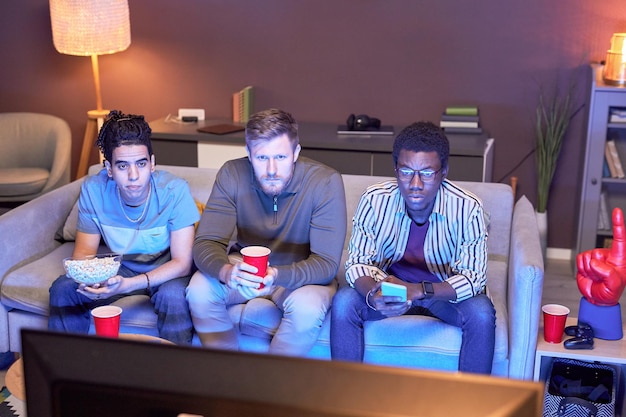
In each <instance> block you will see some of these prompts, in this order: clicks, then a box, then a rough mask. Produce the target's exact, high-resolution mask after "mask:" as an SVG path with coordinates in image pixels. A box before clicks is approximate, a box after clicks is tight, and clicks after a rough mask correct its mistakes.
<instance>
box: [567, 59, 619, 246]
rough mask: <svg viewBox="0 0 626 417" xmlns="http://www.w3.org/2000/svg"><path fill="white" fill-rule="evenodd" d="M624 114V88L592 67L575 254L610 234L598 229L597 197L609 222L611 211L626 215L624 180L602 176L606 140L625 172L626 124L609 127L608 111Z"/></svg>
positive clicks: (598, 68)
mask: <svg viewBox="0 0 626 417" xmlns="http://www.w3.org/2000/svg"><path fill="white" fill-rule="evenodd" d="M613 109H624V110H626V88H623V87H615V86H610V85H607V84H605V83H604V81H603V80H602V66H601V65H595V64H594V65H592V82H591V92H590V98H589V120H588V126H587V141H586V147H585V164H584V167H583V177H582V188H581V196H580V211H579V218H578V235H577V239H576V248H575V250H576V252H575V253H576V254H578V253H581V252H584V251H586V250H589V249H593V248H597V247H602V246H603V244H604V240H605V239H606V238H611V237H612V235H613V231H612V230H611V229H610V227H609V228H608V229H599V228H598V221H599V216H600V196H601V193H605V196H606V202H607V212H608V218H609V221H610V218H611V212H612V210H613V208H615V207H620V208H622V210H624V211H626V179H616V178H610V177H606V176H604V171H605V157H604V149H605V145H606V141H607V139H613V140H614V141H615V144H616V147H617V151H618V153H619V155H620V159H621V161H622V165H623V166H624V167H625V168H626V123H609V120H610V114H611V110H613ZM609 224H610V223H609Z"/></svg>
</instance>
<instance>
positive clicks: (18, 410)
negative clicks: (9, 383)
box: [0, 387, 26, 417]
mask: <svg viewBox="0 0 626 417" xmlns="http://www.w3.org/2000/svg"><path fill="white" fill-rule="evenodd" d="M0 400H2V402H0V417H26V404H25V403H24V401H22V400H18V399H17V398H15V397H14V396H13V395H11V393H10V392H9V390H8V389H7V388H6V387H2V391H0Z"/></svg>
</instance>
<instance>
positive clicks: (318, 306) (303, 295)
mask: <svg viewBox="0 0 626 417" xmlns="http://www.w3.org/2000/svg"><path fill="white" fill-rule="evenodd" d="M336 288H337V287H336V283H335V282H334V281H333V283H332V284H329V285H304V286H302V287H300V288H295V289H287V288H284V287H280V286H277V287H275V289H274V290H273V291H272V293H271V294H269V295H268V296H267V298H268V299H270V300H271V301H272V302H273V303H274V304H275V305H276V306H277V307H278V308H279V309H280V310H281V311H282V313H283V318H282V320H281V322H280V325H279V326H278V330H277V331H276V334H275V335H274V336H273V337H272V341H271V343H270V347H269V352H270V353H272V354H275V355H285V356H304V355H306V354H307V353H308V352H309V351H310V350H311V348H312V347H313V345H314V344H315V342H316V341H317V337H318V336H319V333H320V331H321V328H322V324H323V323H324V319H325V318H326V312H327V311H328V309H329V308H330V303H331V300H332V298H333V295H334V294H335V291H336ZM187 300H188V302H189V306H190V309H191V315H192V317H193V324H194V327H195V329H196V332H197V333H198V336H199V337H200V340H201V341H202V344H203V345H204V346H206V347H211V348H214V349H226V350H238V349H239V341H238V337H239V335H238V331H237V329H235V326H234V324H233V321H232V319H231V318H230V315H229V314H228V306H230V305H233V304H243V303H246V302H247V301H248V300H247V299H246V298H244V297H243V296H242V295H241V294H240V293H239V291H237V290H234V289H232V288H229V287H227V286H226V285H225V284H222V283H221V282H220V281H219V280H218V279H217V278H215V277H209V276H206V275H204V274H203V273H202V272H199V271H198V272H196V273H195V274H194V275H193V277H192V278H191V281H190V283H189V287H188V288H187Z"/></svg>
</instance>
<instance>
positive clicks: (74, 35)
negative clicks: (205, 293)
mask: <svg viewBox="0 0 626 417" xmlns="http://www.w3.org/2000/svg"><path fill="white" fill-rule="evenodd" d="M50 19H51V21H52V40H53V42H54V47H55V48H56V50H57V51H59V52H60V53H62V54H68V55H79V56H88V55H102V54H113V53H115V52H120V51H123V50H125V49H126V48H128V46H129V45H130V17H129V11H128V1H127V0H50Z"/></svg>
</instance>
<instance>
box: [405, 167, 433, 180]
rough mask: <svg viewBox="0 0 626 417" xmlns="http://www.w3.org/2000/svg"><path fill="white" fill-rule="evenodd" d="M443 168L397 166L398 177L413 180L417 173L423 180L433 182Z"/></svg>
mask: <svg viewBox="0 0 626 417" xmlns="http://www.w3.org/2000/svg"><path fill="white" fill-rule="evenodd" d="M441 169H442V168H439V169H438V170H436V171H435V170H434V169H430V168H428V169H420V170H415V169H411V168H396V172H397V173H398V179H399V180H401V181H405V182H410V181H413V177H415V174H417V176H418V177H419V179H420V181H422V182H433V181H434V180H435V178H437V174H438V173H439V172H440V171H441Z"/></svg>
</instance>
